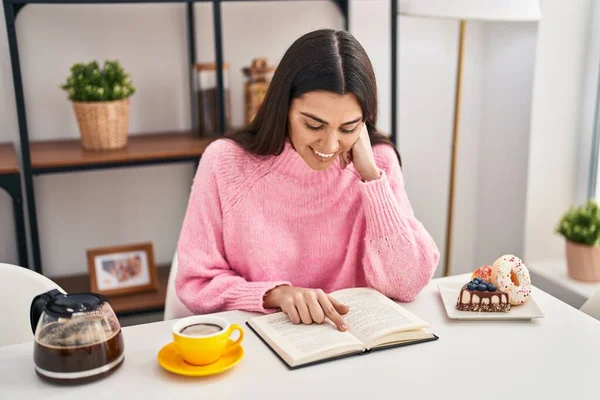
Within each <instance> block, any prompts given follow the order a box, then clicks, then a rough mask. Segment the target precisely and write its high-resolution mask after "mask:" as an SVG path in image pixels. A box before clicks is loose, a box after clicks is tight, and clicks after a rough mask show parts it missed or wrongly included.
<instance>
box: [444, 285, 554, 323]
mask: <svg viewBox="0 0 600 400" xmlns="http://www.w3.org/2000/svg"><path fill="white" fill-rule="evenodd" d="M463 286H464V283H456V282H455V283H450V282H448V283H438V289H439V290H440V296H441V297H442V301H443V303H444V307H445V308H446V314H448V318H451V319H463V320H523V319H524V320H531V319H534V318H543V317H544V313H543V312H542V310H540V307H539V306H538V305H537V303H536V302H535V300H534V299H533V297H532V296H529V300H527V302H526V303H525V304H522V305H520V306H512V307H511V308H510V311H508V312H481V311H459V310H457V309H456V299H458V294H459V293H460V289H461V288H462V287H463Z"/></svg>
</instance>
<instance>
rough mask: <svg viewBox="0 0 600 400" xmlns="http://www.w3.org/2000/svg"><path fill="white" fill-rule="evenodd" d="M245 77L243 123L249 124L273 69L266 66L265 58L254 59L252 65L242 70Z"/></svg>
mask: <svg viewBox="0 0 600 400" xmlns="http://www.w3.org/2000/svg"><path fill="white" fill-rule="evenodd" d="M243 72H244V75H245V76H246V83H245V84H244V94H245V98H246V109H245V113H244V115H245V123H246V124H249V123H250V122H252V119H253V118H254V116H255V115H256V112H257V111H258V108H259V107H260V104H261V103H262V101H263V98H264V97H265V94H266V93H267V88H268V87H269V83H270V82H271V79H272V78H273V73H274V72H275V67H274V66H270V65H268V62H267V59H266V58H255V59H254V60H252V65H251V66H249V67H245V68H244V69H243Z"/></svg>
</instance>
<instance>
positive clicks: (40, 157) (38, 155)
mask: <svg viewBox="0 0 600 400" xmlns="http://www.w3.org/2000/svg"><path fill="white" fill-rule="evenodd" d="M249 1H256V0H3V7H4V17H5V20H6V29H7V34H8V43H9V51H10V60H11V67H12V77H13V86H14V92H15V99H16V106H17V117H18V124H19V140H20V145H21V146H20V148H21V157H22V173H23V177H24V183H25V185H24V186H25V187H24V190H25V193H26V199H27V211H28V216H29V232H30V239H31V253H32V256H33V260H31V262H27V260H26V259H25V260H24V262H23V263H24V265H27V266H28V267H29V268H30V269H33V270H35V271H37V272H39V273H43V265H42V259H41V254H40V238H39V231H38V219H37V213H36V207H35V204H36V196H35V188H34V179H33V178H34V176H37V175H42V174H52V173H59V172H79V171H86V170H91V169H109V168H125V167H132V166H140V165H156V164H166V163H177V162H197V161H198V160H199V158H200V157H201V156H202V153H203V151H204V149H205V148H206V146H207V145H208V144H209V142H210V140H209V139H202V138H198V137H196V136H195V135H194V133H193V130H194V128H195V126H196V119H197V116H196V110H195V109H194V107H192V110H193V111H192V113H191V114H192V115H191V117H192V121H191V129H190V130H189V131H187V132H152V133H144V134H137V135H131V136H130V142H129V144H128V147H127V148H126V149H123V150H117V151H110V152H103V153H101V154H100V153H98V154H97V153H91V152H85V151H83V150H82V149H81V146H80V145H79V141H78V140H64V139H58V140H51V141H30V138H29V130H28V127H27V114H26V108H25V97H24V92H23V81H22V75H21V64H20V61H19V48H18V43H17V32H16V26H15V24H16V21H17V17H18V15H19V12H20V11H21V10H22V9H23V7H25V6H26V5H27V4H77V5H85V4H133V3H135V4H147V3H168V4H182V5H185V6H186V24H187V29H186V33H187V35H186V36H187V37H186V40H187V49H188V66H189V74H190V79H189V82H190V88H189V89H190V101H191V104H192V105H194V104H195V93H194V84H193V83H194V79H193V72H194V69H193V66H194V64H195V62H196V29H195V19H194V3H197V2H198V3H212V16H213V26H214V45H215V58H216V60H215V62H216V64H217V106H218V107H217V110H218V114H217V116H218V126H219V132H220V133H221V134H224V127H225V114H224V97H223V72H222V68H221V67H222V65H223V39H222V16H221V15H222V14H221V6H222V4H223V3H227V2H249ZM261 1H264V0H261ZM267 1H303V0H267ZM327 1H331V2H333V3H334V4H336V5H337V7H338V8H339V10H340V12H341V14H342V15H343V16H344V19H345V29H348V12H349V0H327Z"/></svg>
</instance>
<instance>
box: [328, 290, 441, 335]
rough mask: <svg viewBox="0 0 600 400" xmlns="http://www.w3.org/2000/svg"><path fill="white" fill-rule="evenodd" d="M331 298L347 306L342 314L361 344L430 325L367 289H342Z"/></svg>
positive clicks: (374, 291)
mask: <svg viewBox="0 0 600 400" xmlns="http://www.w3.org/2000/svg"><path fill="white" fill-rule="evenodd" d="M331 296H332V297H333V298H335V299H336V300H338V301H339V302H341V303H343V304H346V305H347V306H348V307H349V308H350V311H349V312H348V313H347V314H346V315H343V316H342V318H344V321H345V322H346V324H347V325H348V327H349V330H350V332H352V334H354V336H356V337H357V338H358V339H360V340H361V341H362V342H364V343H370V342H373V341H374V340H375V339H376V338H378V337H381V336H385V335H389V334H390V333H393V332H400V331H407V330H413V329H420V328H425V327H428V326H429V324H428V323H426V322H425V321H423V320H422V319H420V318H418V317H417V316H416V315H414V314H412V313H411V312H409V311H408V310H406V309H405V308H403V307H402V306H400V305H399V304H397V303H396V302H394V301H393V300H391V299H389V298H387V297H386V296H384V295H383V294H381V293H379V292H378V291H376V290H373V289H368V288H358V289H345V290H340V291H338V292H335V293H331Z"/></svg>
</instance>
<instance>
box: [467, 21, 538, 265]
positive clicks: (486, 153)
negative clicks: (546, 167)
mask: <svg viewBox="0 0 600 400" xmlns="http://www.w3.org/2000/svg"><path fill="white" fill-rule="evenodd" d="M485 26H486V31H485V36H486V40H485V57H484V65H483V69H484V72H483V89H482V93H483V96H482V97H481V101H482V103H483V106H482V113H481V119H482V129H481V132H480V146H479V149H478V152H477V154H478V156H479V185H478V197H477V230H476V232H477V233H476V237H478V238H482V240H480V241H479V242H478V243H477V248H476V249H475V262H476V264H478V265H480V264H491V263H492V262H493V261H494V260H495V259H496V258H498V257H499V256H501V255H503V254H507V253H512V254H516V255H519V256H521V257H523V250H524V248H523V239H524V235H525V233H524V229H525V224H524V221H525V198H526V190H527V162H528V155H529V146H528V144H529V131H530V121H531V120H530V110H531V93H532V86H533V74H534V62H535V49H536V35H537V23H535V22H526V23H507V22H502V23H499V22H497V23H488V24H486V25H485Z"/></svg>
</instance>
